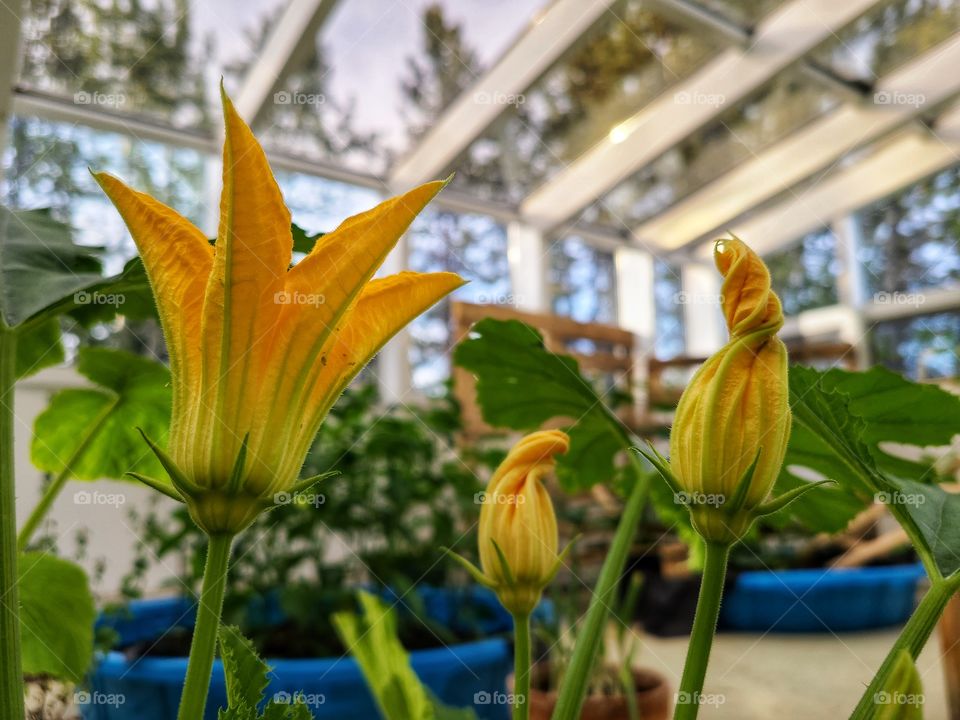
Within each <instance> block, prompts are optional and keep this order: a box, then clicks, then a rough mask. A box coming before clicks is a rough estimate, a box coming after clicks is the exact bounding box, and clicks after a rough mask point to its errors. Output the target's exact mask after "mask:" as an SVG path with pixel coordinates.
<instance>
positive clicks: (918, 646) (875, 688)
mask: <svg viewBox="0 0 960 720" xmlns="http://www.w3.org/2000/svg"><path fill="white" fill-rule="evenodd" d="M956 591H957V582H956V581H951V580H944V579H942V578H939V579H935V580H934V581H933V584H932V585H931V586H930V589H929V590H928V591H927V594H926V595H924V596H923V599H922V600H921V601H920V604H919V605H917V609H916V610H914V611H913V615H911V616H910V619H909V620H907V624H906V625H904V626H903V630H902V631H901V632H900V635H899V636H898V637H897V641H896V642H895V643H894V644H893V647H892V648H890V652H889V653H887V657H886V658H884V660H883V664H881V665H880V669H879V670H877V674H876V675H874V676H873V680H871V681H870V684H869V685H868V686H867V689H866V690H865V691H864V693H863V695H862V696H861V697H860V702H859V703H858V704H857V707H856V709H855V710H854V711H853V715H851V716H850V720H867V718H872V717H874V716H875V715H876V711H877V706H876V704H875V702H874V701H875V698H876V696H877V693H879V692H880V691H881V690H883V684H884V683H885V682H886V680H887V676H888V675H889V674H890V670H891V669H892V668H893V666H894V664H896V662H897V659H898V658H899V656H900V653H901V652H902V651H903V650H906V651H907V652H909V653H910V657H912V658H913V659H914V660H916V659H917V656H918V655H920V652H921V651H922V650H923V647H924V645H926V644H927V640H929V639H930V634H931V633H932V632H933V629H934V628H935V627H936V626H937V621H938V620H939V619H940V616H941V615H942V614H943V610H944V608H945V607H946V606H947V602H949V600H950V598H951V597H953V594H954V593H955V592H956Z"/></svg>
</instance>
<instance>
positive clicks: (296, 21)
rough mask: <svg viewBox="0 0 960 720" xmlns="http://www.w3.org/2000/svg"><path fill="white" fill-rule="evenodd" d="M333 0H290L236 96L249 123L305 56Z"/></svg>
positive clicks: (311, 48) (331, 8) (238, 107)
mask: <svg viewBox="0 0 960 720" xmlns="http://www.w3.org/2000/svg"><path fill="white" fill-rule="evenodd" d="M336 4H337V0H290V3H289V4H288V5H287V6H286V8H285V9H284V11H283V14H282V15H281V16H280V19H279V20H278V21H277V24H276V25H275V26H274V27H273V30H272V31H271V32H270V36H269V37H268V38H267V42H266V44H265V45H264V47H263V50H261V51H260V52H259V54H258V56H257V59H256V61H254V63H253V65H251V66H250V68H249V69H248V70H247V73H246V76H245V77H244V79H243V85H242V87H241V88H240V92H239V93H237V96H236V101H235V102H236V106H237V110H238V111H239V113H240V115H242V116H243V117H245V118H247V121H248V122H249V123H250V124H251V125H253V123H254V122H256V120H257V118H258V117H259V115H260V113H261V112H262V111H263V109H264V106H265V105H266V103H267V100H268V99H269V98H270V97H271V95H272V94H273V92H274V90H275V89H276V87H277V85H278V83H279V82H280V81H281V80H282V79H283V78H284V77H285V76H286V75H287V73H289V72H290V71H291V70H293V69H295V68H297V67H298V66H299V65H301V64H302V63H303V62H304V61H306V60H307V58H309V56H310V53H312V52H313V50H314V43H315V42H316V36H317V32H318V31H319V30H320V26H321V25H323V22H324V21H325V20H326V19H327V16H329V15H330V11H331V10H333V8H334V7H335V6H336Z"/></svg>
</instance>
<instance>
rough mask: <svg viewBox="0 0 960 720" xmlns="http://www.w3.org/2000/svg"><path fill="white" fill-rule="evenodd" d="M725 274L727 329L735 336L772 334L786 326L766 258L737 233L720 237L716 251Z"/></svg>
mask: <svg viewBox="0 0 960 720" xmlns="http://www.w3.org/2000/svg"><path fill="white" fill-rule="evenodd" d="M713 258H714V262H715V263H716V266H717V270H719V271H720V274H721V275H723V286H722V288H721V290H720V293H721V296H722V299H723V314H724V317H725V319H726V321H727V329H728V330H729V331H730V335H731V336H733V337H738V336H739V337H742V336H744V335H750V334H752V333H755V332H761V331H766V332H768V334H770V335H772V334H774V333H775V332H776V331H777V330H779V329H780V327H781V326H782V325H783V310H782V308H781V306H780V298H778V297H777V295H776V293H774V292H773V289H772V288H771V284H770V271H769V270H767V266H766V265H765V264H764V262H763V260H762V259H761V258H760V256H759V255H757V254H756V253H755V252H754V251H753V250H751V249H750V247H749V246H748V245H747V244H746V243H745V242H743V240H741V239H740V238H738V237H737V236H736V235H733V234H731V235H730V237H726V238H721V239H719V240H717V242H716V244H715V245H714V251H713Z"/></svg>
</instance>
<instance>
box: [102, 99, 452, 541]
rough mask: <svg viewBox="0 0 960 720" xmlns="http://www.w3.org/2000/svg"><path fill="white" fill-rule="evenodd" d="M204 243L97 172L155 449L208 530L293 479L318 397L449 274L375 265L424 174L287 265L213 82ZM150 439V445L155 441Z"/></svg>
mask: <svg viewBox="0 0 960 720" xmlns="http://www.w3.org/2000/svg"><path fill="white" fill-rule="evenodd" d="M223 112H224V119H225V123H226V135H225V142H224V147H223V193H222V196H221V200H220V226H219V229H218V231H217V239H216V244H215V245H211V244H210V242H209V241H208V239H207V237H206V236H205V235H204V234H203V233H202V232H201V231H200V230H199V229H197V228H196V227H195V226H194V225H192V224H191V223H190V222H189V221H188V220H186V219H185V218H183V217H182V216H181V215H179V214H178V213H177V212H175V211H174V210H172V209H170V208H168V207H166V206H165V205H163V204H161V203H159V202H157V201H156V200H154V199H153V198H151V197H150V196H148V195H145V194H143V193H139V192H136V191H135V190H132V189H130V188H129V187H127V186H126V185H124V184H123V183H122V182H120V181H119V180H118V179H116V178H115V177H112V176H110V175H107V174H105V173H98V174H96V175H95V177H96V179H97V181H98V182H99V183H100V186H101V187H102V188H103V190H104V192H105V193H106V194H107V196H108V197H109V198H110V200H112V201H113V204H114V205H115V206H116V208H117V210H119V212H120V214H121V215H122V216H123V219H124V221H125V222H126V224H127V227H128V228H129V230H130V233H131V234H132V235H133V239H134V241H135V242H136V244H137V248H138V249H139V251H140V255H141V257H142V259H143V264H144V266H145V268H146V271H147V275H148V276H149V279H150V284H151V286H152V288H153V293H154V296H155V297H156V301H157V305H158V309H159V314H160V320H161V323H162V325H163V332H164V336H165V338H166V341H167V347H168V351H169V355H170V369H171V373H172V377H173V417H172V421H171V427H170V438H169V449H168V451H167V452H166V453H164V452H163V451H159V450H158V449H157V450H156V451H157V452H158V454H159V455H161V459H162V460H163V461H164V464H165V466H166V468H167V470H168V472H169V473H170V475H171V479H172V480H173V484H174V486H175V491H172V490H171V489H169V485H167V486H166V489H165V488H164V484H161V483H158V482H157V481H154V480H150V479H147V478H141V479H144V480H145V481H147V482H150V484H152V485H154V486H155V487H158V488H159V489H161V490H164V491H165V492H168V494H171V495H178V496H180V497H182V499H183V500H184V501H186V503H187V505H188V507H189V509H190V512H191V515H192V516H193V518H194V520H195V521H196V522H197V523H198V524H199V525H200V527H202V528H203V529H204V530H205V531H206V532H207V533H208V534H217V533H221V534H232V533H236V532H238V531H239V530H241V529H243V528H244V527H246V526H247V525H249V524H250V522H252V521H253V519H254V518H255V517H256V515H257V514H258V513H259V512H261V511H262V510H263V509H264V508H266V507H269V506H270V505H272V504H273V498H274V496H275V495H276V494H278V493H284V492H289V491H290V490H291V489H294V488H295V487H296V482H297V475H298V474H299V472H300V467H301V465H302V464H303V461H304V458H305V457H306V453H307V451H308V449H309V447H310V445H311V443H312V441H313V439H314V437H315V435H316V433H317V431H318V430H319V428H320V425H321V423H322V421H323V419H324V418H325V416H326V415H327V412H328V411H329V409H330V407H331V406H332V405H333V403H334V402H335V400H336V399H337V398H338V397H339V395H340V394H341V393H342V392H343V390H344V389H345V388H346V386H347V385H348V383H349V382H350V381H351V380H352V379H353V378H354V377H355V376H356V375H357V373H358V372H360V370H361V369H362V368H363V367H364V365H366V363H367V362H368V361H369V360H370V358H371V357H373V355H375V354H376V353H377V352H378V351H379V350H380V348H381V347H382V346H383V345H384V343H385V342H386V341H387V340H388V339H389V338H390V337H392V336H393V335H394V334H395V333H396V332H398V331H399V330H400V329H401V328H403V327H404V326H405V325H406V324H407V323H409V322H410V321H411V320H412V319H414V318H415V317H416V316H417V315H419V314H420V313H422V312H423V311H424V310H426V309H427V308H429V307H430V306H431V305H433V304H434V303H436V302H437V301H438V300H440V299H441V298H442V297H444V296H445V295H447V294H448V293H449V292H451V291H452V290H454V289H456V288H457V287H459V286H460V285H461V284H462V283H463V281H462V280H461V278H460V277H458V276H457V275H455V274H453V273H428V274H421V273H412V272H402V273H400V274H397V275H392V276H390V277H384V278H379V279H376V280H372V279H371V278H372V277H373V275H374V273H375V272H376V271H377V269H378V268H379V267H380V265H381V263H383V261H384V259H385V258H386V256H387V254H388V253H389V252H390V250H391V249H392V248H393V246H394V245H395V244H396V242H397V241H398V239H399V238H400V236H401V235H402V234H403V233H404V231H405V230H406V229H407V227H408V226H409V225H410V223H411V222H412V221H413V219H414V218H415V217H416V216H417V214H418V213H419V212H420V211H421V210H422V209H423V207H424V206H425V205H426V204H427V203H428V202H429V201H430V200H431V199H432V198H433V197H434V196H435V195H436V194H437V193H438V192H439V191H440V190H441V188H443V186H444V183H442V182H431V183H427V184H426V185H422V186H420V187H418V188H415V189H414V190H411V191H410V192H408V193H406V194H404V195H401V196H399V197H395V198H392V199H390V200H387V201H386V202H384V203H382V204H380V205H378V206H377V207H375V208H374V209H372V210H369V211H367V212H364V213H361V214H359V215H356V216H354V217H351V218H349V219H347V220H345V221H344V222H343V223H342V224H341V225H340V226H339V227H338V228H337V229H336V230H334V231H333V232H331V233H329V234H327V235H324V236H323V237H321V238H320V239H318V240H317V242H316V245H315V246H314V247H313V249H312V250H311V252H310V253H309V254H308V255H307V256H306V257H305V258H304V259H303V260H301V261H300V262H299V263H297V264H296V265H294V266H293V267H291V259H292V258H291V255H292V246H293V240H292V235H291V229H290V212H289V211H288V210H287V207H286V206H285V204H284V202H283V197H282V196H281V194H280V189H279V187H278V186H277V183H276V180H275V179H274V177H273V174H272V172H271V171H270V167H269V165H268V164H267V159H266V156H265V155H264V152H263V150H262V148H261V147H260V145H259V143H258V142H257V140H256V139H255V138H254V136H253V133H252V132H251V130H250V128H249V127H248V126H247V125H246V123H244V121H243V120H242V119H241V118H240V116H239V115H238V114H237V112H236V110H235V109H234V107H233V104H232V103H231V102H230V99H229V98H227V97H226V95H225V94H223ZM154 447H155V446H154Z"/></svg>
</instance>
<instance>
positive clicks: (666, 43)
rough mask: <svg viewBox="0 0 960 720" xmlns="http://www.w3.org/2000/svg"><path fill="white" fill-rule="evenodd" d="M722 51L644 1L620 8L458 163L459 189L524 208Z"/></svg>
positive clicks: (708, 37) (707, 37)
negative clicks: (536, 192)
mask: <svg viewBox="0 0 960 720" xmlns="http://www.w3.org/2000/svg"><path fill="white" fill-rule="evenodd" d="M721 48H722V45H721V44H720V42H719V40H716V39H714V38H713V37H712V36H711V35H709V34H707V33H703V32H696V31H695V30H692V29H688V28H686V27H681V26H680V25H678V24H676V23H675V22H673V21H671V20H667V19H664V18H663V17H661V16H659V15H657V14H655V13H653V12H651V11H650V10H648V9H646V7H645V4H644V3H643V2H641V1H640V0H627V1H626V2H618V3H615V4H614V5H613V7H612V8H611V10H610V12H608V13H607V14H606V15H604V16H603V17H602V18H601V20H600V21H599V22H598V23H597V24H596V25H595V26H594V27H593V28H592V29H591V30H590V31H589V32H588V33H585V34H584V36H583V37H582V38H581V39H580V41H579V42H578V43H576V44H575V45H574V46H573V47H572V48H571V49H570V51H569V52H568V53H567V54H566V55H565V56H564V57H562V58H561V59H560V60H559V61H558V62H557V63H555V64H554V66H553V67H551V68H550V69H549V70H548V71H547V72H546V73H545V74H544V75H543V76H542V77H541V78H540V79H539V80H537V82H536V83H534V85H533V86H532V87H531V88H529V89H528V90H526V91H525V92H524V93H523V95H522V96H520V97H519V98H518V101H517V102H516V103H515V104H514V105H513V106H511V107H510V108H509V109H508V110H507V112H505V113H504V114H503V115H502V116H501V117H500V118H499V119H498V120H497V122H495V123H494V124H493V126H491V128H490V129H489V130H488V131H487V132H486V133H484V135H483V136H482V137H481V138H479V139H478V140H476V141H475V142H474V143H473V144H472V145H471V146H470V147H469V148H467V150H466V151H465V152H464V153H463V154H462V155H461V156H460V157H459V158H457V159H456V160H455V161H454V162H453V163H452V164H451V166H450V170H451V171H453V170H456V171H457V176H456V178H455V179H454V183H455V184H456V185H459V186H460V187H462V188H464V189H466V190H469V191H470V192H473V193H475V194H479V195H481V196H483V197H486V198H489V199H494V200H503V201H509V202H517V201H518V200H519V199H520V198H521V197H523V196H524V195H526V194H527V193H528V192H529V191H530V190H532V189H533V188H534V187H535V186H536V185H538V184H540V183H542V182H544V181H545V180H548V179H549V178H551V177H553V176H554V175H556V174H557V173H558V172H559V171H560V170H562V169H563V168H564V167H565V166H566V165H567V164H569V163H570V162H571V161H573V160H574V159H576V158H577V157H578V156H579V155H580V154H581V153H583V152H584V151H586V150H588V149H589V148H590V147H591V146H593V145H594V144H595V143H596V142H597V141H599V140H601V139H602V138H603V137H605V136H606V135H607V134H608V133H609V132H610V130H611V128H613V127H615V126H616V125H617V124H618V123H620V122H622V121H624V120H626V119H627V118H629V117H631V116H632V115H634V114H635V113H636V112H637V111H639V110H640V109H641V108H643V106H644V105H646V104H647V103H648V102H650V100H652V99H653V98H655V97H656V96H657V95H659V94H660V93H662V92H663V91H664V90H666V89H667V88H669V87H670V86H671V85H674V84H676V83H677V82H679V81H681V80H683V79H684V78H686V77H687V76H689V75H690V74H691V73H692V72H694V71H695V70H696V69H698V68H699V67H701V66H702V65H703V64H704V63H705V62H706V61H707V60H709V59H710V58H711V57H713V56H714V55H716V54H717V53H718V52H719V51H720V50H721Z"/></svg>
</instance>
